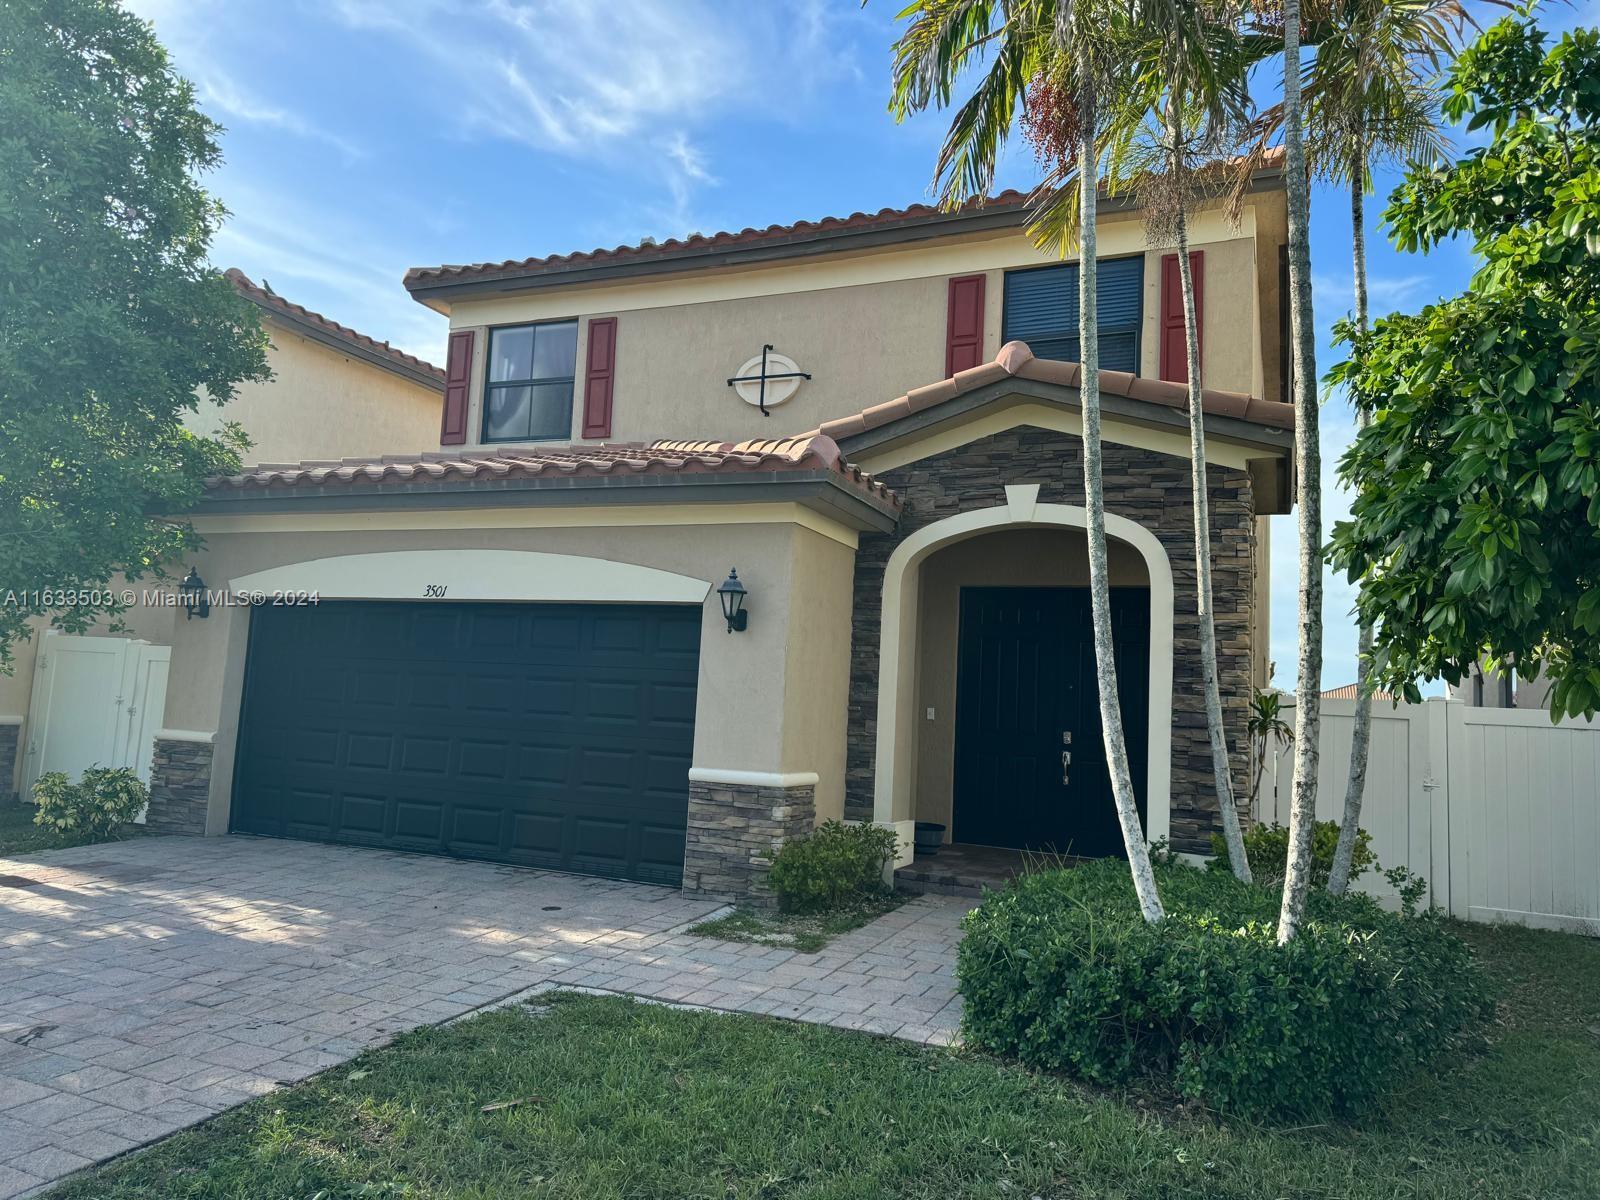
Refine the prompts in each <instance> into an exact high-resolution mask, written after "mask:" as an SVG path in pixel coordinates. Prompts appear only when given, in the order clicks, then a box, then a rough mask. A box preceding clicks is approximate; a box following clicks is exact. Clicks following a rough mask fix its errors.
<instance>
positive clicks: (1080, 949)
mask: <svg viewBox="0 0 1600 1200" xmlns="http://www.w3.org/2000/svg"><path fill="white" fill-rule="evenodd" d="M1158 876H1159V879H1160V885H1161V895H1162V899H1163V900H1164V902H1165V903H1166V906H1167V911H1168V917H1167V920H1166V921H1164V922H1163V923H1162V924H1160V925H1158V926H1151V925H1147V924H1146V923H1145V922H1144V921H1143V920H1142V919H1141V918H1140V916H1139V908H1138V904H1137V902H1136V901H1135V898H1134V894H1133V887H1132V884H1131V882H1130V880H1129V878H1128V869H1127V864H1125V863H1123V862H1121V861H1116V860H1107V861H1103V862H1098V863H1092V864H1088V865H1085V866H1082V867H1078V868H1076V869H1071V870H1057V871H1044V872H1039V873H1037V874H1031V875H1025V876H1023V877H1022V878H1020V879H1018V880H1017V881H1016V882H1015V883H1014V884H1013V885H1012V886H1011V887H1009V888H1007V889H1006V890H1005V891H1002V892H998V893H993V894H991V895H990V896H989V897H987V898H986V899H985V900H984V902H983V903H982V904H981V905H980V906H979V907H978V908H976V909H974V910H973V911H972V912H971V913H969V914H968V915H967V918H966V921H965V929H966V937H965V939H964V940H963V941H962V943H961V947H960V951H959V956H958V962H957V970H958V974H959V980H960V986H961V994H962V997H963V999H964V1001H965V1012H964V1016H963V1019H962V1024H963V1031H964V1033H965V1036H966V1038H967V1040H968V1042H969V1043H971V1044H974V1045H976V1046H979V1047H982V1048H985V1049H988V1050H991V1051H994V1052H997V1053H1000V1054H1005V1055H1010V1056H1013V1057H1016V1058H1018V1059H1021V1060H1022V1061H1023V1062H1025V1063H1027V1064H1029V1065H1031V1066H1035V1067H1041V1068H1045V1069H1049V1070H1059V1071H1064V1072H1067V1073H1070V1074H1072V1075H1076V1076H1078V1077H1080V1078H1083V1079H1087V1080H1091V1081H1094V1082H1098V1083H1122V1082H1126V1081H1129V1080H1132V1079H1135V1078H1138V1077H1141V1076H1145V1077H1148V1076H1156V1077H1163V1078H1167V1079H1169V1080H1170V1081H1171V1082H1172V1083H1173V1085H1174V1086H1175V1087H1176V1088H1177V1089H1178V1090H1179V1091H1180V1092H1181V1093H1182V1094H1183V1095H1185V1096H1187V1097H1190V1098H1193V1099H1196V1100H1199V1101H1201V1102H1203V1103H1205V1104H1207V1105H1208V1106H1210V1107H1213V1108H1216V1109H1222V1110H1228V1111H1232V1112H1238V1113H1244V1114H1249V1115H1257V1116H1266V1117H1274V1118H1319V1117H1324V1116H1328V1115H1335V1114H1337V1115H1347V1114H1352V1113H1355V1112H1357V1111H1359V1110H1360V1109H1362V1108H1363V1107H1365V1106H1366V1105H1368V1104H1369V1103H1371V1101H1372V1100H1373V1099H1374V1098H1376V1097H1377V1096H1378V1095H1379V1094H1381V1093H1382V1092H1383V1091H1384V1090H1385V1089H1386V1088H1387V1087H1389V1086H1390V1085H1392V1084H1393V1083H1394V1082H1396V1081H1397V1080H1399V1079H1401V1078H1403V1077H1404V1076H1406V1075H1408V1074H1409V1073H1411V1072H1413V1071H1414V1070H1415V1069H1416V1068H1418V1067H1419V1066H1421V1065H1423V1064H1425V1063H1428V1062H1429V1061H1431V1060H1434V1059H1435V1058H1437V1057H1438V1056H1440V1055H1441V1054H1443V1053H1445V1052H1446V1051H1447V1050H1449V1049H1451V1048H1452V1047H1454V1046H1455V1045H1457V1044H1458V1043H1459V1042H1460V1041H1462V1039H1463V1035H1464V1034H1466V1033H1468V1032H1469V1031H1471V1030H1472V1029H1473V1028H1474V1027H1475V1026H1476V1025H1478V1023H1480V1022H1481V1021H1482V1020H1483V1019H1484V1018H1486V1017H1487V1016H1488V1015H1489V1014H1490V1012H1491V1011H1492V1009H1493V1003H1492V1000H1491V998H1490V995H1489V992H1488V986H1487V983H1486V981H1485V980H1484V978H1483V976H1482V974H1481V972H1480V971H1479V969H1478V968H1477V965H1476V963H1475V962H1474V961H1473V958H1472V954H1471V951H1470V950H1469V949H1468V948H1467V947H1466V945H1465V944H1464V943H1463V942H1461V941H1460V939H1458V938H1456V937H1455V936H1453V935H1452V934H1451V933H1450V932H1449V931H1448V929H1446V928H1445V927H1444V926H1443V925H1442V924H1441V923H1440V922H1438V921H1436V920H1434V919H1432V918H1417V917H1413V918H1405V917H1401V916H1398V915H1396V914H1393V913H1389V912H1386V911H1384V910H1383V909H1382V908H1380V907H1379V906H1378V905H1377V904H1376V903H1375V902H1373V901H1372V900H1371V899H1370V898H1368V897H1366V896H1362V895H1353V896H1344V897H1338V898H1335V897H1332V896H1329V895H1327V894H1326V893H1318V894H1316V895H1314V896H1313V897H1312V899H1311V904H1310V911H1309V914H1308V920H1307V921H1306V923H1305V925H1304V926H1303V928H1302V931H1301V934H1300V936H1299V937H1298V938H1296V939H1295V940H1294V941H1293V942H1291V943H1290V944H1289V945H1288V946H1286V947H1279V946H1278V945H1277V944H1276V942H1275V940H1274V932H1273V927H1274V922H1275V920H1276V917H1277V906H1278V897H1277V894H1276V893H1274V892H1272V891H1270V890H1268V889H1265V888H1262V887H1259V886H1252V885H1248V884H1242V883H1239V882H1238V881H1237V880H1235V879H1234V878H1233V877H1232V876H1230V875H1226V874H1222V873H1219V872H1215V871H1202V870H1196V869H1194V868H1191V867H1186V866H1181V865H1173V866H1165V867H1162V868H1160V869H1159V871H1158Z"/></svg>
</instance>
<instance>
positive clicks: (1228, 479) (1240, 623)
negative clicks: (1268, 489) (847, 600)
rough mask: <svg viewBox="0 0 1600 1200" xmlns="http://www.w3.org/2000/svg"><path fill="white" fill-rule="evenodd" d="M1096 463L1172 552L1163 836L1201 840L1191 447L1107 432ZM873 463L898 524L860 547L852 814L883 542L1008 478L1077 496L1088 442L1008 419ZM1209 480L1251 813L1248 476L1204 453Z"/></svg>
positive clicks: (866, 743)
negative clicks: (1168, 777) (997, 429)
mask: <svg viewBox="0 0 1600 1200" xmlns="http://www.w3.org/2000/svg"><path fill="white" fill-rule="evenodd" d="M1102 468H1103V469H1102V479H1103V481H1104V484H1105V497H1106V511H1107V512H1112V513H1116V514H1118V515H1119V516H1123V517H1127V518H1128V519H1129V520H1132V521H1136V522H1137V523H1139V524H1140V525H1143V526H1144V527H1145V528H1147V529H1149V530H1150V531H1151V532H1153V533H1154V534H1155V535H1156V537H1157V538H1158V539H1159V540H1160V542H1161V544H1162V546H1163V547H1165V549H1166V552H1167V558H1168V559H1169V560H1171V564H1172V576H1173V589H1174V609H1175V613H1176V628H1175V629H1174V631H1173V651H1174V661H1173V669H1172V700H1173V711H1172V817H1171V819H1172V828H1171V841H1172V845H1173V847H1174V849H1178V850H1187V851H1193V852H1196V853H1208V852H1209V851H1210V836H1211V833H1212V831H1213V830H1220V828H1221V826H1220V822H1219V821H1218V818H1217V814H1216V810H1215V801H1214V798H1213V797H1214V788H1213V785H1212V776H1211V749H1210V743H1209V741H1208V740H1207V735H1206V715H1205V700H1204V694H1203V689H1202V685H1201V678H1200V635H1199V627H1198V620H1197V618H1196V616H1195V565H1194V561H1195V560H1194V522H1193V518H1192V516H1191V512H1192V505H1191V504H1190V500H1189V487H1190V472H1189V463H1188V459H1186V458H1177V457H1174V456H1171V455H1165V454H1158V453H1156V452H1154V451H1150V450H1140V449H1137V448H1134V447H1131V446H1122V445H1118V444H1115V443H1112V442H1106V443H1104V455H1103V463H1102ZM880 477H881V478H882V479H883V481H884V482H885V483H887V484H888V485H889V486H890V487H892V488H894V489H895V491H896V492H898V493H899V494H900V496H901V498H902V500H903V501H904V504H905V509H904V514H903V515H902V517H901V519H900V524H899V527H898V528H897V529H895V530H894V531H892V532H890V533H884V534H862V535H861V545H860V549H859V550H858V551H857V553H856V572H855V612H854V615H853V617H852V639H851V640H852V645H851V663H850V733H849V746H848V757H847V761H846V771H845V816H846V817H847V818H850V819H855V820H870V819H871V818H872V793H873V773H874V767H873V763H874V755H875V745H876V737H877V717H878V641H879V632H880V625H881V620H882V599H881V597H882V591H883V575H884V568H885V567H886V566H887V564H888V561H889V555H890V554H891V553H893V551H894V548H895V547H896V546H897V545H899V544H900V542H901V541H902V540H904V539H905V538H906V537H907V536H909V535H910V534H912V533H914V532H916V531H917V530H918V529H921V528H922V527H923V526H925V525H929V524H932V523H933V522H935V521H941V520H943V519H945V518H946V517H951V516H954V515H956V514H957V513H962V512H967V511H969V510H971V509H978V508H993V507H995V506H997V505H1003V504H1005V503H1006V495H1005V485H1006V484H1008V483H1012V484H1017V483H1037V484H1039V485H1040V487H1039V501H1040V503H1042V504H1077V505H1081V504H1083V502H1084V495H1083V444H1082V442H1081V441H1079V439H1078V438H1076V437H1074V436H1072V435H1070V434H1064V433H1056V432H1052V431H1048V430H1043V429H1037V428H1031V427H1030V428H1023V429H1013V430H1009V431H1007V432H1005V433H1001V434H996V435H994V436H992V437H988V438H983V439H981V440H979V441H976V442H973V443H971V444H969V445H966V446H962V447H959V448H957V449H955V450H951V451H947V452H946V453H944V454H938V455H934V456H932V457H930V458H926V459H922V460H921V461H918V462H914V463H909V464H907V465H906V466H903V467H897V468H895V469H894V470H892V471H887V472H884V473H882V475H881V476H880ZM1207 485H1208V488H1209V491H1210V505H1211V529H1212V536H1211V548H1212V555H1213V560H1212V561H1213V565H1212V593H1213V600H1214V605H1215V614H1216V615H1215V624H1216V631H1217V665H1218V672H1219V675H1220V680H1221V690H1222V707H1223V717H1224V720H1225V721H1226V722H1227V728H1228V733H1229V750H1230V752H1231V753H1232V756H1233V762H1234V773H1235V782H1234V790H1235V795H1236V798H1237V799H1238V801H1239V804H1238V807H1239V812H1240V816H1241V818H1243V819H1246V820H1248V806H1247V805H1246V804H1245V803H1243V800H1244V797H1245V795H1246V763H1247V759H1248V754H1249V748H1248V746H1247V745H1246V739H1245V722H1246V719H1247V714H1248V707H1249V700H1250V649H1251V647H1250V617H1251V609H1252V607H1253V604H1254V591H1253V589H1252V587H1251V580H1252V570H1253V564H1254V561H1255V552H1256V548H1255V499H1254V496H1253V494H1252V492H1251V488H1250V476H1249V474H1248V473H1246V472H1244V471H1238V470H1229V469H1224V468H1220V467H1209V468H1208V469H1207ZM980 536H981V535H980ZM935 553H937V551H935ZM997 582H1003V581H997Z"/></svg>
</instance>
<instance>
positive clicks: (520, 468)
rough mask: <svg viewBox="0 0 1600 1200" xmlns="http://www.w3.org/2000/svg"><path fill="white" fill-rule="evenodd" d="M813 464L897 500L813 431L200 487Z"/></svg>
mask: <svg viewBox="0 0 1600 1200" xmlns="http://www.w3.org/2000/svg"><path fill="white" fill-rule="evenodd" d="M819 469H820V470H824V471H828V472H831V473H832V474H834V475H836V476H837V477H838V479H839V482H841V483H842V484H844V485H845V486H847V487H850V488H853V489H854V490H856V491H858V492H860V493H862V494H863V495H866V496H870V497H873V498H876V499H878V500H880V501H885V502H887V503H888V504H890V505H891V506H898V505H899V499H898V498H897V497H896V496H895V494H894V493H893V492H892V491H890V490H889V489H888V488H887V487H886V486H884V485H883V484H882V483H880V482H879V481H878V480H877V479H875V478H873V477H872V476H871V475H868V474H866V473H865V472H863V471H861V470H859V469H857V468H856V467H854V466H852V465H851V464H849V463H847V462H846V461H845V460H844V457H843V455H841V454H840V452H839V446H838V444H837V443H836V442H834V440H833V439H832V438H828V437H823V436H821V435H819V434H808V435H806V436H802V437H791V438H757V439H752V440H750V441H745V442H738V443H729V442H709V441H659V442H651V443H649V444H648V445H646V444H644V443H642V442H608V443H604V444H602V445H598V446H591V445H574V446H540V447H533V448H526V449H523V448H514V447H494V448H482V449H478V450H464V451H457V452H453V453H443V452H435V453H428V454H417V455H385V456H384V457H382V458H347V459H341V460H338V461H310V462H301V463H264V464H262V465H260V466H254V467H247V468H245V469H244V470H243V471H241V472H239V473H238V474H237V475H221V476H214V477H212V478H211V479H208V480H206V488H207V489H208V490H209V491H212V492H228V491H251V492H261V491H277V490H280V489H293V488H298V487H320V486H326V485H329V484H352V485H359V484H368V483H374V484H375V483H408V482H418V483H423V484H425V483H427V482H429V481H432V480H470V479H505V478H510V477H520V478H529V479H537V478H539V477H541V476H543V477H556V476H586V477H606V476H612V477H620V476H637V475H662V476H682V475H692V474H738V473H741V472H745V473H748V472H758V471H759V472H772V471H779V472H781V471H817V470H819Z"/></svg>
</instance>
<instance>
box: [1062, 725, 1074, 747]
mask: <svg viewBox="0 0 1600 1200" xmlns="http://www.w3.org/2000/svg"><path fill="white" fill-rule="evenodd" d="M1061 744H1062V745H1063V746H1070V745H1072V730H1070V729H1063V730H1062V731H1061Z"/></svg>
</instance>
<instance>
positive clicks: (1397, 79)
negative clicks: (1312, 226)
mask: <svg viewBox="0 0 1600 1200" xmlns="http://www.w3.org/2000/svg"><path fill="white" fill-rule="evenodd" d="M1488 2H1490V3H1502V0H1488ZM1316 16H1317V20H1316V21H1315V23H1314V25H1313V26H1312V30H1311V32H1312V35H1313V37H1314V39H1315V42H1316V54H1315V56H1314V57H1313V59H1312V61H1311V62H1309V63H1306V64H1304V65H1303V67H1302V71H1301V75H1302V89H1303V91H1302V95H1303V99H1304V107H1305V125H1306V133H1307V143H1306V156H1307V161H1308V163H1309V167H1310V170H1311V171H1312V172H1313V173H1314V174H1316V175H1318V176H1320V177H1321V178H1323V179H1326V180H1327V181H1329V182H1330V183H1333V184H1336V185H1344V186H1346V187H1348V188H1349V189H1350V219H1351V257H1352V268H1353V276H1354V298H1355V311H1354V314H1353V316H1354V323H1355V327H1356V329H1357V331H1358V333H1359V332H1364V331H1365V330H1366V328H1367V317H1368V314H1367V245H1366V193H1367V191H1368V189H1369V188H1370V187H1371V186H1372V167H1373V165H1374V163H1376V162H1379V161H1385V160H1387V161H1393V162H1418V161H1426V160H1428V159H1431V158H1435V157H1437V156H1439V155H1441V154H1443V153H1444V152H1445V151H1447V150H1448V149H1449V143H1448V141H1447V139H1446V138H1445V137H1444V135H1443V133H1442V132H1441V130H1440V113H1439V94H1438V90H1437V85H1436V83H1435V80H1436V79H1437V76H1438V74H1439V72H1440V71H1441V70H1442V69H1443V67H1444V66H1445V64H1446V63H1447V62H1448V61H1449V60H1450V58H1451V57H1453V55H1454V54H1455V52H1456V50H1457V49H1458V47H1459V40H1460V36H1461V34H1462V32H1463V31H1464V30H1465V28H1466V26H1467V25H1469V24H1475V22H1473V20H1472V16H1471V14H1470V13H1469V12H1468V11H1467V7H1466V5H1465V4H1464V3H1462V2H1461V0H1323V2H1322V3H1319V4H1318V5H1317V13H1316ZM1283 124H1284V107H1283V105H1281V104H1279V105H1276V106H1274V107H1273V108H1271V109H1268V110H1267V111H1266V112H1265V113H1263V114H1262V116H1261V118H1260V120H1259V122H1258V133H1259V137H1258V139H1257V146H1258V148H1259V147H1264V146H1265V145H1266V144H1267V143H1268V142H1269V141H1270V140H1271V139H1272V138H1273V137H1274V136H1275V135H1276V134H1277V132H1278V131H1279V130H1280V129H1281V128H1282V127H1283ZM1354 352H1355V353H1358V354H1359V353H1360V346H1359V342H1358V344H1357V346H1356V347H1355V351H1354ZM1356 419H1357V421H1358V423H1360V424H1361V425H1365V424H1366V421H1367V419H1368V418H1367V415H1366V414H1365V413H1358V414H1357V417H1356ZM1357 654H1358V662H1357V667H1356V683H1357V689H1356V691H1357V699H1356V712H1355V729H1354V731H1353V734H1352V737H1351V743H1350V774H1349V779H1348V782H1347V783H1346V786H1345V795H1344V811H1343V815H1342V817H1341V819H1340V828H1339V842H1338V845H1337V847H1336V848H1335V851H1334V858H1333V867H1332V871H1331V873H1330V875H1329V879H1328V890H1329V891H1331V892H1333V893H1334V894H1335V895H1340V894H1342V893H1344V892H1345V891H1346V890H1347V889H1348V888H1349V886H1350V869H1351V861H1352V857H1353V855H1354V852H1355V847H1356V842H1357V839H1358V835H1359V833H1360V823H1361V803H1362V798H1363V794H1364V792H1365V790H1366V779H1367V760H1368V756H1369V751H1370V748H1371V740H1372V697H1371V695H1370V694H1369V689H1368V679H1369V677H1370V674H1371V669H1372V662H1371V657H1372V627H1371V626H1370V625H1363V626H1361V629H1360V633H1359V640H1358V646H1357Z"/></svg>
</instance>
